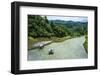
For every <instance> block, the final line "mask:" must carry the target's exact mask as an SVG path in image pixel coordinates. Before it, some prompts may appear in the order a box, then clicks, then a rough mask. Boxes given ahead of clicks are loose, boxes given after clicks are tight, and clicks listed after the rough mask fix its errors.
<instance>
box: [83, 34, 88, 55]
mask: <svg viewBox="0 0 100 76" xmlns="http://www.w3.org/2000/svg"><path fill="white" fill-rule="evenodd" d="M83 45H84V48H85V50H86V52H87V53H88V37H87V35H86V36H85V42H84V44H83Z"/></svg>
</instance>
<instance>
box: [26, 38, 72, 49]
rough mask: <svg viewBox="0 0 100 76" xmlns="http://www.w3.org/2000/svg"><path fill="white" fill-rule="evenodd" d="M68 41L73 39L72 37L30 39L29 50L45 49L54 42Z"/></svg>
mask: <svg viewBox="0 0 100 76" xmlns="http://www.w3.org/2000/svg"><path fill="white" fill-rule="evenodd" d="M67 39H71V36H67V37H62V38H58V37H51V38H43V37H42V38H30V39H28V50H31V49H36V48H39V47H44V46H46V45H48V44H51V43H53V42H62V41H65V40H67Z"/></svg>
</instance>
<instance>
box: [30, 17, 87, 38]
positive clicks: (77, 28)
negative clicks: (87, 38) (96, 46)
mask: <svg viewBox="0 0 100 76" xmlns="http://www.w3.org/2000/svg"><path fill="white" fill-rule="evenodd" d="M86 33H87V22H85V23H84V22H73V21H62V20H52V21H50V20H48V19H47V17H46V16H39V15H28V36H29V37H33V38H39V37H45V38H46V37H48V38H51V37H59V38H61V37H65V36H71V37H76V36H82V35H85V34H86Z"/></svg>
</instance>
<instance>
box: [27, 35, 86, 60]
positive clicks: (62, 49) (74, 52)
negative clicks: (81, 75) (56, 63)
mask: <svg viewBox="0 0 100 76" xmlns="http://www.w3.org/2000/svg"><path fill="white" fill-rule="evenodd" d="M84 41H85V36H82V37H77V38H72V39H69V40H65V41H63V42H59V43H51V44H49V45H47V46H44V48H42V49H33V50H30V51H28V60H52V59H82V58H88V55H87V53H86V52H85V49H84V47H83V43H84ZM51 48H53V51H54V54H52V55H48V53H49V49H51Z"/></svg>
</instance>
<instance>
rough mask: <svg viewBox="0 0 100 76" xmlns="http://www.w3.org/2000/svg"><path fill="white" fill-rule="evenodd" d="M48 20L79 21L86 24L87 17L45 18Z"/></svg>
mask: <svg viewBox="0 0 100 76" xmlns="http://www.w3.org/2000/svg"><path fill="white" fill-rule="evenodd" d="M47 19H48V20H64V21H79V22H88V18H87V17H81V16H80V17H79V16H68V17H62V16H47Z"/></svg>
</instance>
